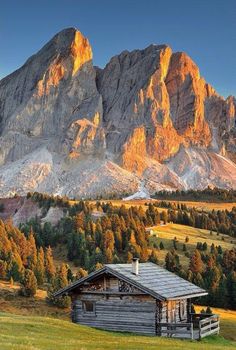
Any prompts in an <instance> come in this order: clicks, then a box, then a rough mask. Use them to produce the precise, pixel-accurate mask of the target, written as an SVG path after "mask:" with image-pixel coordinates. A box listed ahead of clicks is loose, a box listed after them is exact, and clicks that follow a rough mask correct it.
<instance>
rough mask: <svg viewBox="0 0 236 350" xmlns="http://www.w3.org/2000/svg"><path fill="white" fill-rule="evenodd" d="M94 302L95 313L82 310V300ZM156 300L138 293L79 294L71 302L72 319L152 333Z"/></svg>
mask: <svg viewBox="0 0 236 350" xmlns="http://www.w3.org/2000/svg"><path fill="white" fill-rule="evenodd" d="M86 300H90V301H94V302H95V313H87V312H84V308H83V301H86ZM155 312H156V302H155V300H154V299H152V298H151V297H150V298H146V297H145V298H144V299H143V300H142V299H141V297H139V298H138V297H134V296H132V297H129V296H127V297H122V299H120V297H113V296H101V295H99V296H98V295H96V296H95V295H89V294H87V295H86V296H85V295H80V296H78V298H77V300H75V301H74V302H73V311H72V319H73V322H75V323H80V324H84V325H87V326H91V327H97V328H102V329H107V330H113V331H120V332H133V333H140V334H148V335H155V334H156V324H155Z"/></svg>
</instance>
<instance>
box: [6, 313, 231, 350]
mask: <svg viewBox="0 0 236 350" xmlns="http://www.w3.org/2000/svg"><path fill="white" fill-rule="evenodd" d="M0 323H1V327H0V342H1V350H14V349H17V350H92V349H93V350H94V349H96V350H105V349H107V350H114V349H117V350H118V349H119V350H123V349H124V350H131V349H132V350H145V349H150V350H152V349H153V350H154V349H155V350H156V349H162V350H164V349H165V350H173V349H176V350H178V349H181V350H182V349H188V350H192V349H193V350H194V349H198V350H199V349H204V350H213V349H214V350H221V349H224V350H227V349H233V348H235V346H236V343H234V342H232V341H229V340H225V339H224V338H222V337H211V338H208V339H204V340H202V341H201V343H199V342H197V341H192V342H191V341H187V340H175V339H165V338H158V337H144V336H135V335H132V334H120V333H112V332H105V331H100V330H96V329H91V328H89V327H85V326H80V325H74V324H72V323H70V322H68V321H63V320H58V319H52V318H48V317H39V316H20V315H11V314H7V313H0Z"/></svg>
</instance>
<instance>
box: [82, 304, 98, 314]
mask: <svg viewBox="0 0 236 350" xmlns="http://www.w3.org/2000/svg"><path fill="white" fill-rule="evenodd" d="M82 305H83V313H85V314H91V315H94V314H95V302H94V301H83V304H82Z"/></svg>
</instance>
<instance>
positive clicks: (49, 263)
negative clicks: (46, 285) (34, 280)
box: [45, 247, 56, 282]
mask: <svg viewBox="0 0 236 350" xmlns="http://www.w3.org/2000/svg"><path fill="white" fill-rule="evenodd" d="M55 273H56V269H55V265H54V262H53V256H52V250H51V248H50V247H48V248H47V249H46V254H45V274H46V277H47V280H48V282H51V281H52V280H53V278H54V277H55Z"/></svg>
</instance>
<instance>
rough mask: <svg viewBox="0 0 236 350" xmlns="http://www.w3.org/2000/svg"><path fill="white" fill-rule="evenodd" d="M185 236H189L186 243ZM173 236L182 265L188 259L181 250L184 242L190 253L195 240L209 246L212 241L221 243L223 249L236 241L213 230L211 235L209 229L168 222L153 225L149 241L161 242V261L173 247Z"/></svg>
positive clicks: (159, 254) (194, 245)
mask: <svg viewBox="0 0 236 350" xmlns="http://www.w3.org/2000/svg"><path fill="white" fill-rule="evenodd" d="M187 236H188V238H189V241H188V243H186V242H185V238H186V237H187ZM175 237H176V238H177V247H178V250H177V253H178V254H179V256H180V260H181V263H182V264H183V265H187V264H188V262H189V259H188V258H187V257H186V256H185V254H184V253H185V252H183V244H184V243H185V244H186V247H187V251H188V252H189V253H192V252H193V250H194V249H195V248H196V244H197V242H202V243H204V242H206V243H207V245H208V247H209V248H210V246H211V244H212V243H214V245H215V246H219V245H221V247H222V249H223V250H224V249H232V248H233V247H235V243H236V240H235V238H232V237H229V236H227V235H223V234H220V235H219V236H217V234H216V232H213V233H212V235H210V231H208V230H203V229H199V228H195V227H190V226H185V225H178V224H170V223H168V224H167V225H163V226H155V227H153V235H152V237H151V238H150V241H151V242H153V243H154V242H157V243H158V245H159V244H160V242H163V244H164V247H165V249H163V250H160V251H159V252H158V256H159V259H160V262H161V263H163V262H164V259H165V256H166V253H167V252H168V251H169V250H170V249H172V248H173V239H174V238H175ZM222 238H223V240H222Z"/></svg>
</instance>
